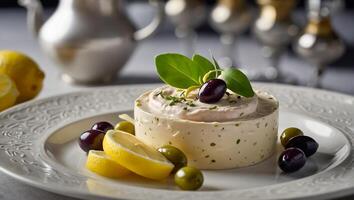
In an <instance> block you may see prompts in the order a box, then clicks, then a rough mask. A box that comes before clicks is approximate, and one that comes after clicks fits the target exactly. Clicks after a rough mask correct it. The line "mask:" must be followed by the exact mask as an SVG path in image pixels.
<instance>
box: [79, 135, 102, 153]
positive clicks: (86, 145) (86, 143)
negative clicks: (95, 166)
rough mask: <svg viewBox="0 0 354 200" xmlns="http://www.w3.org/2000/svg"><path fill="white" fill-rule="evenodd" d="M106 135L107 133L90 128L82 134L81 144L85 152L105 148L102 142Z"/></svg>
mask: <svg viewBox="0 0 354 200" xmlns="http://www.w3.org/2000/svg"><path fill="white" fill-rule="evenodd" d="M104 135H105V133H104V132H102V131H99V130H88V131H86V132H83V133H82V134H81V135H80V137H79V145H80V147H81V149H82V150H84V151H85V152H89V151H90V150H103V147H102V142H103V138H104Z"/></svg>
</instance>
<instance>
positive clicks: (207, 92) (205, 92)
mask: <svg viewBox="0 0 354 200" xmlns="http://www.w3.org/2000/svg"><path fill="white" fill-rule="evenodd" d="M226 89H227V87H226V83H225V81H223V80H221V79H211V80H209V81H207V82H206V83H204V84H203V85H202V86H201V87H200V89H199V94H198V96H199V101H200V102H203V103H216V102H218V101H219V100H220V99H221V98H222V97H223V96H224V95H225V92H226Z"/></svg>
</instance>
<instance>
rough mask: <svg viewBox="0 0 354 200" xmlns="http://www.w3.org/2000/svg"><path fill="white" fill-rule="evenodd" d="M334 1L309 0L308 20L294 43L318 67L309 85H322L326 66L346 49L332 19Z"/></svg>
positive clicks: (300, 53) (296, 48) (299, 52)
mask: <svg viewBox="0 0 354 200" xmlns="http://www.w3.org/2000/svg"><path fill="white" fill-rule="evenodd" d="M331 3H332V1H328V0H327V1H323V0H308V22H307V25H306V26H305V29H304V31H303V33H302V34H301V35H300V36H299V38H298V39H297V40H296V42H295V44H294V49H295V51H296V52H297V54H298V55H299V56H300V57H302V58H304V59H306V60H307V61H308V62H310V63H311V64H312V65H314V66H315V67H316V69H315V72H314V73H313V76H312V77H311V78H310V80H309V81H308V83H307V85H308V86H311V87H320V84H321V78H322V75H323V72H324V70H325V68H326V66H327V65H328V64H329V63H331V62H333V61H335V60H336V59H338V58H339V57H341V56H342V55H343V53H344V51H345V46H344V43H343V42H342V40H341V39H340V38H339V37H338V35H337V34H336V32H335V31H334V30H333V27H332V25H331V19H330V11H331V8H332V7H331Z"/></svg>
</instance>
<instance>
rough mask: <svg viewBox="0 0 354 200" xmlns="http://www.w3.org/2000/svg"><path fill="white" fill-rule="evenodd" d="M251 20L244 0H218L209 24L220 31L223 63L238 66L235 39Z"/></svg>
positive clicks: (249, 11)
mask: <svg viewBox="0 0 354 200" xmlns="http://www.w3.org/2000/svg"><path fill="white" fill-rule="evenodd" d="M251 22H252V13H251V10H250V8H249V6H248V5H247V3H246V1H245V0H218V2H217V4H216V6H215V7H214V8H213V10H212V12H211V14H210V24H211V26H212V27H213V28H214V29H215V30H216V31H217V32H219V33H220V41H221V44H222V45H223V56H225V58H224V59H223V60H224V63H225V65H228V66H238V64H239V63H238V59H237V55H236V54H237V52H235V50H236V42H237V41H236V40H237V37H238V36H239V35H240V34H241V33H242V32H244V31H245V30H246V29H247V28H248V27H249V26H250V24H251Z"/></svg>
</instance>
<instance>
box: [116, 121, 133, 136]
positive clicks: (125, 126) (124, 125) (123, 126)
mask: <svg viewBox="0 0 354 200" xmlns="http://www.w3.org/2000/svg"><path fill="white" fill-rule="evenodd" d="M114 129H115V130H120V131H125V132H127V133H130V134H132V135H135V127H134V124H132V123H131V122H128V121H121V122H119V123H118V124H117V125H116V126H115V127H114Z"/></svg>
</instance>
